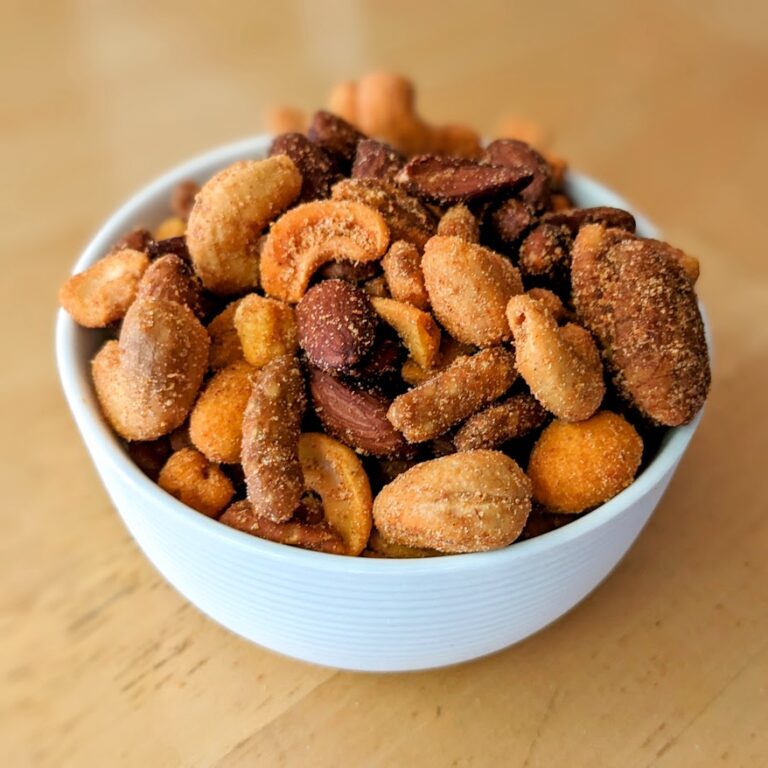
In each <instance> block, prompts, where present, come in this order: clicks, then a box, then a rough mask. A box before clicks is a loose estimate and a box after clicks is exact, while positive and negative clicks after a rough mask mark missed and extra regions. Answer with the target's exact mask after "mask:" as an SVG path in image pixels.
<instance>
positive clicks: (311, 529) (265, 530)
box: [219, 501, 344, 555]
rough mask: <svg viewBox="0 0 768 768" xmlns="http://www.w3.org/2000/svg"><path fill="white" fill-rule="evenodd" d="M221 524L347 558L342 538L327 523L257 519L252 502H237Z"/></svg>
mask: <svg viewBox="0 0 768 768" xmlns="http://www.w3.org/2000/svg"><path fill="white" fill-rule="evenodd" d="M219 522H220V523H224V525H228V526H229V527H230V528H236V529H237V530H238V531H242V532H243V533H249V534H251V535H252V536H258V537H259V538H260V539H267V541H276V542H278V543H279V544H287V545H289V546H291V547H301V548H302V549H312V550H315V551H316V552H327V553H329V554H332V555H342V554H344V541H343V540H342V538H341V535H340V534H339V533H338V532H337V531H335V530H334V529H333V528H332V527H331V526H330V524H329V523H328V522H327V521H326V520H322V521H321V522H318V523H308V522H305V521H303V520H299V519H296V520H287V521H286V522H282V523H275V522H273V521H272V520H270V519H269V518H266V517H263V516H260V515H257V514H256V512H254V510H253V507H252V506H251V504H250V503H249V502H247V501H236V502H235V503H234V504H232V505H231V506H230V507H229V508H228V509H226V510H225V511H224V514H223V515H222V516H221V517H220V518H219Z"/></svg>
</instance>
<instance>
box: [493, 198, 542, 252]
mask: <svg viewBox="0 0 768 768" xmlns="http://www.w3.org/2000/svg"><path fill="white" fill-rule="evenodd" d="M535 220H536V214H535V212H534V210H533V208H531V206H530V205H528V203H524V202H523V201H522V200H518V199H517V198H515V197H511V198H509V200H505V201H504V202H503V203H501V205H499V206H498V207H497V208H494V209H493V210H492V211H490V213H489V214H488V219H487V221H488V225H489V226H490V228H491V231H492V233H493V235H494V236H495V237H496V238H497V239H498V240H500V241H501V242H502V243H504V244H505V245H513V244H514V243H516V242H517V241H518V240H519V239H520V237H522V235H523V234H524V233H525V232H526V231H527V230H528V229H530V228H531V227H532V226H533V223H534V221H535Z"/></svg>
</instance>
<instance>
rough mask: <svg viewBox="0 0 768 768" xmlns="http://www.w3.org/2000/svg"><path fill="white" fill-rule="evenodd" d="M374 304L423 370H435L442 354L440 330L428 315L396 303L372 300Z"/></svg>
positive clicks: (377, 299) (400, 302) (382, 299)
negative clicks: (440, 353)
mask: <svg viewBox="0 0 768 768" xmlns="http://www.w3.org/2000/svg"><path fill="white" fill-rule="evenodd" d="M371 304H373V308H374V309H375V310H376V312H378V314H379V317H381V319H382V320H384V322H385V323H388V324H389V325H391V326H392V327H393V328H394V329H395V330H396V331H397V334H398V336H400V338H401V339H402V340H403V344H405V346H406V347H407V348H408V352H409V353H410V355H411V357H412V358H413V359H414V361H415V362H416V363H418V365H420V366H421V367H422V368H431V367H432V366H433V365H434V364H435V360H436V359H437V353H438V351H439V350H440V329H439V328H438V327H437V323H436V322H435V321H434V320H433V319H432V315H430V314H429V313H428V312H422V310H420V309H416V307H414V306H413V305H412V304H406V303H405V302H403V301H395V299H385V298H382V297H379V296H371Z"/></svg>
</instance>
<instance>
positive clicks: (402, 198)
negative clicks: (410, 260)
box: [332, 179, 436, 248]
mask: <svg viewBox="0 0 768 768" xmlns="http://www.w3.org/2000/svg"><path fill="white" fill-rule="evenodd" d="M332 197H333V199H334V200H351V201H354V202H358V203H363V204H364V205H367V206H369V207H370V208H373V209H374V210H375V211H378V212H379V213H380V214H381V215H382V217H383V218H384V221H385V222H386V223H387V226H388V227H389V234H390V237H391V239H392V240H407V241H408V242H410V243H413V244H414V245H416V246H418V247H419V248H423V247H424V243H426V242H427V240H429V238H430V237H431V236H432V235H433V234H434V232H435V227H436V222H435V217H434V216H433V215H432V213H431V212H430V211H429V210H428V209H427V208H425V207H424V206H423V205H422V204H421V203H420V202H419V201H418V200H416V198H414V197H410V196H409V195H406V194H405V192H403V190H402V189H400V188H399V187H397V186H395V185H394V184H391V183H389V182H387V181H382V180H381V179H344V180H343V181H340V182H339V183H338V184H336V185H335V186H334V188H333V193H332Z"/></svg>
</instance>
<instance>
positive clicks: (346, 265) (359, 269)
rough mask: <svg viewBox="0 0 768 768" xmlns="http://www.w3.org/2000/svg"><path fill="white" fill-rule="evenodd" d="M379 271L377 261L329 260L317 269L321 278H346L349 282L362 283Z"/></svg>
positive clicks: (379, 267)
mask: <svg viewBox="0 0 768 768" xmlns="http://www.w3.org/2000/svg"><path fill="white" fill-rule="evenodd" d="M380 271H381V266H380V265H379V263H378V262H377V261H331V262H329V263H328V264H325V265H324V266H322V267H320V269H318V270H317V273H316V274H317V276H318V277H319V278H320V279H321V280H346V281H347V282H350V283H364V282H365V281H366V280H370V279H371V278H372V277H376V275H378V274H379V272H380Z"/></svg>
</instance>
